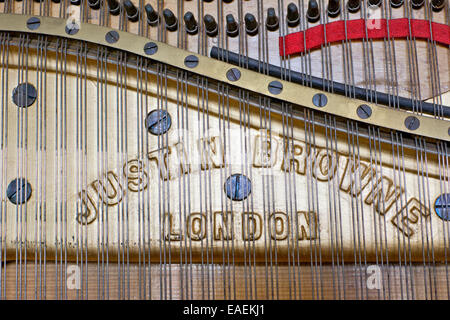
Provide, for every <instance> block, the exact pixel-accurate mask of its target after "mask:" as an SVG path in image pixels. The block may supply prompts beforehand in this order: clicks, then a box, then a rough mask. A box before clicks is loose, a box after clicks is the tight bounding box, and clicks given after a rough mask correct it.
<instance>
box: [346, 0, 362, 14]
mask: <svg viewBox="0 0 450 320" xmlns="http://www.w3.org/2000/svg"><path fill="white" fill-rule="evenodd" d="M347 8H348V11H350V12H352V13H355V12H358V11H359V9H360V8H361V2H360V1H359V0H348V2H347Z"/></svg>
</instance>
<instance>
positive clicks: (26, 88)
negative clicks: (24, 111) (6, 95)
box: [12, 83, 37, 108]
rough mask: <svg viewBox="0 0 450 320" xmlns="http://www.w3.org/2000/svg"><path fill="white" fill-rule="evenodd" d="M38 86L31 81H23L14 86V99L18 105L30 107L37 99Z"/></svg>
mask: <svg viewBox="0 0 450 320" xmlns="http://www.w3.org/2000/svg"><path fill="white" fill-rule="evenodd" d="M36 97H37V92H36V88H35V87H34V86H33V85H31V84H29V83H21V84H19V85H18V86H17V87H15V88H14V90H13V94H12V99H13V102H14V103H15V104H16V105H17V106H18V107H22V108H24V107H29V106H31V105H32V104H33V103H34V101H36Z"/></svg>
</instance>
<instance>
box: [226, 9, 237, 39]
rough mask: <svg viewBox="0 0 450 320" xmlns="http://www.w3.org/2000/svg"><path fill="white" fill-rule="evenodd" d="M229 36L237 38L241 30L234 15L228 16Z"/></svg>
mask: <svg viewBox="0 0 450 320" xmlns="http://www.w3.org/2000/svg"><path fill="white" fill-rule="evenodd" d="M226 20H227V35H228V36H229V37H236V36H237V35H238V34H239V28H238V24H237V22H236V20H235V19H234V17H233V15H232V14H227V16H226Z"/></svg>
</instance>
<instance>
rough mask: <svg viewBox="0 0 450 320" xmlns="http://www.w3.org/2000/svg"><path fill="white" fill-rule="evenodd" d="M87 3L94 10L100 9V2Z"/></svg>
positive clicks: (92, 0)
mask: <svg viewBox="0 0 450 320" xmlns="http://www.w3.org/2000/svg"><path fill="white" fill-rule="evenodd" d="M87 3H88V5H89V7H90V8H91V9H93V10H98V9H100V0H88V1H87Z"/></svg>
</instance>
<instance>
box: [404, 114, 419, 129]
mask: <svg viewBox="0 0 450 320" xmlns="http://www.w3.org/2000/svg"><path fill="white" fill-rule="evenodd" d="M419 126H420V120H419V119H417V118H416V117H414V116H409V117H407V118H406V119H405V127H406V128H407V129H409V130H416V129H417V128H419Z"/></svg>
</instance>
